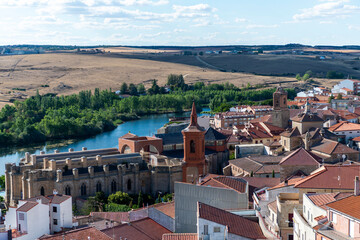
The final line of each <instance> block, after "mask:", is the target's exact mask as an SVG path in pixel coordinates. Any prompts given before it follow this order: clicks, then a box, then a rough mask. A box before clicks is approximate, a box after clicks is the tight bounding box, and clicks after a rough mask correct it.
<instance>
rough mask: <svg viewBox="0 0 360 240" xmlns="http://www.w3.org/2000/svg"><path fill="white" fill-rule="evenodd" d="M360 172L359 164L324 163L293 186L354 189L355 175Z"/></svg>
mask: <svg viewBox="0 0 360 240" xmlns="http://www.w3.org/2000/svg"><path fill="white" fill-rule="evenodd" d="M359 174H360V165H347V166H344V165H343V166H332V165H325V166H322V167H321V168H319V169H317V170H315V171H314V172H313V173H312V174H311V175H309V176H307V177H305V178H304V179H302V180H300V181H298V182H297V183H296V184H295V186H294V187H295V188H313V189H317V188H318V189H348V190H352V189H354V179H355V176H359Z"/></svg>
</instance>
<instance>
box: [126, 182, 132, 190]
mask: <svg viewBox="0 0 360 240" xmlns="http://www.w3.org/2000/svg"><path fill="white" fill-rule="evenodd" d="M127 190H128V191H130V190H131V180H130V179H129V180H128V181H127Z"/></svg>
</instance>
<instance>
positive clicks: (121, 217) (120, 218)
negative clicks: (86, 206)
mask: <svg viewBox="0 0 360 240" xmlns="http://www.w3.org/2000/svg"><path fill="white" fill-rule="evenodd" d="M90 215H91V216H93V217H94V218H101V219H106V220H112V221H115V222H119V223H121V222H128V221H129V212H91V213H90Z"/></svg>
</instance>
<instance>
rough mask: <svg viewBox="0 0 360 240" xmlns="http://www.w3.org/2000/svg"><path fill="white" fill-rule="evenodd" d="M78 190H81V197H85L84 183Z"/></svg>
mask: <svg viewBox="0 0 360 240" xmlns="http://www.w3.org/2000/svg"><path fill="white" fill-rule="evenodd" d="M80 190H81V196H86V184H85V183H83V184H81V188H80Z"/></svg>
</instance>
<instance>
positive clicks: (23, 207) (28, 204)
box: [16, 202, 38, 212]
mask: <svg viewBox="0 0 360 240" xmlns="http://www.w3.org/2000/svg"><path fill="white" fill-rule="evenodd" d="M36 205H38V203H37V202H26V203H24V204H23V205H21V206H20V207H19V208H18V209H16V211H19V212H27V211H30V210H31V209H32V208H33V207H35V206H36Z"/></svg>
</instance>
